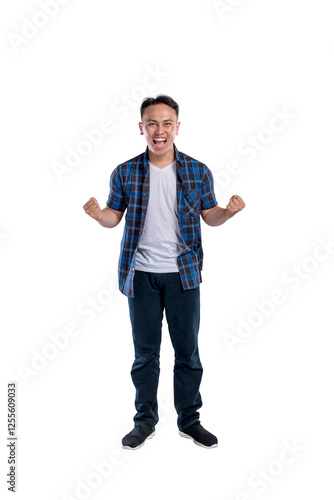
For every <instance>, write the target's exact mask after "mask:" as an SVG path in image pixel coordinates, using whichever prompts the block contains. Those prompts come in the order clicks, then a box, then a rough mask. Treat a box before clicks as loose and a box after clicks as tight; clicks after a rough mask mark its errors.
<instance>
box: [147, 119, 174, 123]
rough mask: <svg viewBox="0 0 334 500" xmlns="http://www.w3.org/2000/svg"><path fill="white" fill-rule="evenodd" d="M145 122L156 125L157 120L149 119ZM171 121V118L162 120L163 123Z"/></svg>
mask: <svg viewBox="0 0 334 500" xmlns="http://www.w3.org/2000/svg"><path fill="white" fill-rule="evenodd" d="M147 121H148V122H154V123H158V121H157V120H151V119H148V120H147ZM172 121H173V119H172V118H169V119H168V120H163V122H172Z"/></svg>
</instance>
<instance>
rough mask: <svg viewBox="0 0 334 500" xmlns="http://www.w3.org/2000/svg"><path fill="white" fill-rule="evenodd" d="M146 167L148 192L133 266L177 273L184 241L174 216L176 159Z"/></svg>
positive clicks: (175, 205) (140, 268) (148, 270)
mask: <svg viewBox="0 0 334 500" xmlns="http://www.w3.org/2000/svg"><path fill="white" fill-rule="evenodd" d="M149 166H150V194H149V201H148V208H147V213H146V219H145V225H144V229H143V232H142V235H141V238H140V240H139V245H138V248H137V253H136V264H135V269H138V270H139V271H147V272H156V273H171V272H178V270H179V268H178V265H177V257H178V256H179V255H180V254H181V253H182V252H183V250H184V248H185V243H184V241H183V239H182V236H181V233H180V228H179V222H178V218H177V191H176V162H175V161H174V162H173V163H171V164H170V165H168V166H167V167H164V168H158V167H156V166H155V165H153V164H152V163H150V162H149Z"/></svg>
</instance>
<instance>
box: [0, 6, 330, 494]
mask: <svg viewBox="0 0 334 500" xmlns="http://www.w3.org/2000/svg"><path fill="white" fill-rule="evenodd" d="M42 3H43V2H42V0H41V1H40V2H38V1H33V0H29V1H23V0H21V1H16V2H9V1H7V2H2V4H1V12H0V17H1V35H2V37H1V40H2V42H1V61H2V63H1V67H2V77H1V87H2V88H1V139H2V147H1V157H2V158H1V184H0V186H1V187H0V190H1V194H0V204H1V212H0V259H1V271H0V272H1V297H0V303H1V342H2V344H1V345H2V347H1V393H0V396H1V397H0V399H1V443H0V448H1V453H0V456H1V477H0V482H1V495H2V496H3V492H4V493H7V485H6V474H7V472H8V464H7V448H6V444H7V412H6V406H7V405H6V394H7V383H8V382H9V381H12V380H14V381H16V384H17V436H18V440H17V495H16V498H18V499H24V500H25V499H27V498H34V499H35V500H42V499H43V500H45V499H48V500H53V499H62V500H65V499H67V500H68V499H72V500H73V499H74V498H94V499H96V500H98V499H106V498H118V499H123V498H136V499H140V500H141V499H145V500H146V499H150V498H159V499H170V498H175V499H179V498H191V499H193V500H198V499H202V498H204V495H205V496H206V498H210V499H212V500H249V499H252V500H253V499H255V498H258V497H262V498H265V499H270V500H276V499H282V498H288V499H290V498H303V499H314V498H329V497H330V496H331V495H333V482H332V471H333V453H332V450H333V445H334V443H333V424H332V422H333V417H334V415H333V406H332V395H333V388H332V380H333V375H334V374H333V364H332V359H333V354H332V352H333V351H332V346H333V342H332V336H333V314H332V309H331V307H332V295H333V294H332V292H333V286H332V283H333V270H334V253H333V248H332V247H333V240H334V232H333V201H332V190H333V187H332V186H333V175H332V168H333V164H332V159H333V155H332V151H333V146H332V137H333V111H334V110H333V88H334V81H333V80H334V79H333V65H332V61H333V29H332V9H331V7H332V5H331V2H330V1H329V0H327V1H326V0H320V1H318V2H314V1H309V0H307V1H305V0H304V1H297V0H294V1H292V0H280V1H274V0H244V1H232V0H229V1H228V0H226V1H225V2H223V1H222V2H221V6H220V8H218V7H217V6H216V7H215V5H214V2H213V0H201V1H200V0H191V1H190V0H189V1H180V0H169V1H168V2H156V1H153V0H142V1H141V2H138V1H135V0H128V1H126V2H110V1H106V0H95V1H94V2H89V1H87V0H81V1H79V0H70V1H69V2H67V3H66V2H65V1H63V5H61V6H60V5H59V4H57V5H58V6H59V9H58V12H55V10H54V9H53V10H54V13H53V15H52V16H51V14H49V15H47V14H44V15H43V14H42V15H41V14H40V13H41V12H45V9H44V10H43V9H42V7H41V5H42ZM46 3H47V2H46V1H45V2H44V4H46ZM51 3H52V2H51ZM224 5H225V10H226V12H225V13H224V10H223V7H224ZM50 8H51V7H49V9H50ZM49 12H50V11H49ZM33 21H34V22H35V24H37V25H39V26H40V25H41V24H44V26H43V27H42V26H40V27H37V28H36V27H35V28H34V27H33V26H34V25H31V23H32V22H33ZM29 23H30V24H29ZM29 26H30V27H29ZM23 34H25V38H23ZM19 37H22V38H19ZM150 71H151V73H152V71H155V72H156V73H157V72H158V73H159V74H160V76H159V77H156V79H154V78H153V77H152V76H151V77H148V76H147V75H148V74H150ZM148 83H149V85H150V87H151V88H150V89H148V88H147V87H145V84H146V85H147V84H148ZM158 93H167V94H170V95H171V96H172V97H173V98H174V99H175V100H176V101H177V102H178V103H179V105H180V121H181V127H180V133H179V136H178V137H177V140H176V142H175V143H176V146H177V147H178V149H179V150H180V151H182V152H184V153H186V154H188V155H190V156H192V157H194V158H197V159H198V160H200V161H203V162H204V163H206V164H207V165H208V166H209V168H210V169H211V170H212V173H213V175H214V178H215V191H216V197H217V200H218V203H219V205H220V206H222V207H225V206H226V204H227V203H228V200H229V198H230V197H231V196H232V195H233V194H238V195H240V196H241V197H242V198H243V199H244V201H245V203H246V207H245V209H244V210H243V211H242V212H240V213H239V214H237V215H236V216H235V217H234V218H233V219H232V220H230V221H228V222H227V223H226V224H224V225H222V226H219V227H209V226H206V225H205V224H204V223H203V222H202V238H203V247H204V267H203V273H202V277H203V283H202V284H201V285H200V286H201V329H200V341H199V342H200V354H201V360H202V364H203V367H204V375H203V381H202V385H201V394H202V399H203V407H202V409H201V410H200V414H201V422H202V424H203V426H204V427H205V428H207V429H208V430H210V431H211V432H213V433H214V434H216V435H217V436H218V439H219V446H218V447H217V448H215V449H213V450H206V449H203V448H200V447H198V446H196V445H195V444H193V443H192V441H190V440H186V439H182V438H181V437H179V435H178V431H177V426H176V412H175V410H174V408H173V373H172V371H173V350H172V347H171V343H170V339H169V334H168V329H167V327H166V324H165V321H164V329H163V341H162V348H161V376H160V386H159V403H160V422H159V424H158V425H157V427H156V436H155V437H154V439H152V440H149V441H148V442H147V443H146V444H145V446H144V447H142V448H141V449H140V450H138V451H127V450H123V449H122V448H121V438H122V437H123V436H124V435H125V434H126V433H127V432H129V431H130V430H131V429H132V427H133V420H132V418H133V415H134V413H135V408H134V387H133V385H132V381H131V379H130V369H131V365H132V361H133V346H132V338H131V329H130V320H129V317H128V304H127V298H126V297H125V296H124V295H122V294H121V292H119V291H118V287H117V266H118V256H119V250H120V241H121V237H122V233H123V227H124V222H125V220H124V219H123V220H122V222H121V224H120V225H119V226H118V227H116V228H114V229H110V230H108V229H104V228H102V227H101V226H99V225H98V224H97V223H96V222H95V221H93V220H92V219H91V218H89V217H88V216H87V215H86V214H85V213H84V210H83V208H82V207H83V204H84V203H85V202H86V201H87V200H88V199H89V198H90V197H91V196H95V197H96V198H97V199H98V200H99V201H100V203H101V205H102V206H104V205H105V202H106V200H107V197H108V192H109V177H110V174H111V172H112V170H113V169H114V168H115V167H116V166H117V165H118V164H119V163H121V162H124V161H126V160H127V159H129V158H132V157H133V156H136V155H138V154H140V153H142V152H143V151H144V150H145V147H146V143H145V140H144V138H143V137H142V136H140V135H139V129H138V125H137V124H138V121H139V106H140V103H141V100H142V98H143V97H144V96H151V95H153V96H154V95H156V94H158ZM122 101H123V104H122V106H123V107H122V110H123V111H122V112H121V111H120V109H119V106H120V103H121V102H122ZM125 101H127V104H124V103H125ZM117 109H118V111H117ZM275 110H276V111H275ZM277 111H278V112H280V113H283V114H284V113H285V114H286V115H287V116H288V117H289V118H286V119H285V121H286V123H283V122H280V125H281V127H280V129H281V130H280V131H275V132H270V129H269V130H268V127H270V124H273V123H276V125H278V122H277V121H276V122H274V121H273V117H274V116H275V112H276V113H277ZM104 119H109V120H111V121H112V122H113V124H114V128H113V131H112V132H110V133H104V135H103V140H102V141H101V143H100V144H97V145H94V146H91V150H90V152H89V154H87V155H86V156H82V157H81V158H80V159H79V160H80V161H79V160H78V165H77V166H76V167H73V168H69V167H68V168H67V171H66V172H65V173H63V174H62V175H60V176H59V172H58V175H57V174H56V169H55V162H58V163H62V164H63V165H65V158H66V155H67V153H68V151H69V148H74V149H75V148H76V147H77V146H78V144H79V143H80V141H82V140H84V139H85V136H84V132H83V130H87V131H91V130H93V129H95V128H97V127H98V126H99V124H100V122H101V121H102V120H104ZM265 129H267V130H265ZM252 137H253V138H254V137H257V140H258V144H260V147H261V150H260V149H258V150H257V149H254V148H253V155H252V159H251V158H250V156H251V155H250V153H248V154H245V144H246V143H248V141H249V140H252V139H251V138H252ZM242 148H244V149H242ZM232 161H234V162H236V164H237V165H238V173H235V175H232V176H231V175H229V176H227V174H226V173H227V169H228V165H229V162H232ZM319 241H328V242H329V243H328V244H327V245H328V246H327V250H326V249H325V247H323V248H322V250H321V251H320V252H318V250H319V249H320V247H319ZM331 242H332V243H331ZM294 266H295V267H294ZM297 266H299V267H297ZM298 269H299V270H298ZM296 272H298V273H300V274H299V277H297V275H296V274H294V273H296ZM293 277H294V278H293ZM275 289H276V292H274V290H275ZM275 293H276V296H278V294H279V293H280V297H281V303H279V304H278V303H276V304H274V303H273V302H272V299H273V294H275ZM92 298H93V299H94V300H96V302H95V304H96V305H97V307H98V309H99V310H98V311H94V309H93V306H92V305H89V303H92V302H89V301H91V300H92ZM256 301H258V303H260V302H261V303H262V304H264V303H266V309H265V311H267V314H265V313H264V312H262V313H261V312H259V308H258V307H257V306H256ZM268 301H271V305H270V303H269V302H268ZM87 310H90V312H87ZM80 311H81V313H80ZM84 312H85V314H84V315H83V313H84ZM242 321H243V322H244V323H243V325H244V329H243V330H240V325H241V323H242ZM71 323H72V326H73V324H74V329H76V333H77V335H75V336H73V335H72V336H71V337H69V336H68V335H67V334H66V337H65V334H64V332H65V329H67V330H68V329H69V328H70V326H69V324H71ZM245 324H248V327H246V326H245ZM246 328H247V332H246V334H244V335H243V337H242V336H240V333H241V334H242V332H245V331H246ZM58 333H63V335H58V338H60V337H61V338H62V339H63V342H65V340H64V339H65V338H67V342H68V343H67V345H66V346H63V347H62V348H56V347H55V343H54V342H53V341H52V339H51V336H52V334H53V335H56V334H58ZM227 334H229V336H228V335H227ZM54 338H55V337H54ZM227 339H230V340H229V341H228V340H227ZM231 339H234V340H233V341H231ZM50 345H51V347H50ZM52 345H53V348H52ZM51 350H52V351H51ZM43 353H44V355H43ZM52 353H53V359H51V358H50V355H52ZM42 356H43V359H44V361H43V360H42ZM47 358H48V359H47ZM33 367H35V368H33ZM36 368H38V369H36ZM286 443H290V445H291V446H294V447H295V452H294V455H293V454H291V452H288V451H286V452H285V451H284V449H285V448H286V447H287V444H286ZM113 457H114V467H113V470H111V469H110V470H109V473H108V475H107V477H104V478H102V476H101V475H98V474H97V472H96V468H95V466H94V463H95V464H101V463H102V462H106V461H109V464H111V460H112V459H113ZM284 457H285V459H284ZM287 462H289V463H287ZM104 465H105V469H104V470H105V471H107V469H106V464H104ZM110 467H111V465H110ZM261 468H262V472H261ZM263 470H264V471H265V474H266V479H260V475H261V474H263ZM106 474H107V472H106ZM94 480H95V483H94ZM249 481H251V482H249ZM252 481H253V482H252ZM79 484H80V485H81V487H80V488H79V486H78V485H79ZM89 484H90V486H89ZM83 485H86V487H84V486H83ZM87 485H88V486H87ZM261 485H262V486H261ZM7 494H8V495H9V493H7ZM8 498H12V497H9V496H8Z"/></svg>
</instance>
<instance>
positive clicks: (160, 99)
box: [140, 94, 179, 118]
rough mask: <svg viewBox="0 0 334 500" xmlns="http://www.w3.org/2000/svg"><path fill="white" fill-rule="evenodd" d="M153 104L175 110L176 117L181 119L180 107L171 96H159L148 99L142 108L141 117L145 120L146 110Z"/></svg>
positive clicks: (144, 101)
mask: <svg viewBox="0 0 334 500" xmlns="http://www.w3.org/2000/svg"><path fill="white" fill-rule="evenodd" d="M152 104H167V106H170V107H171V108H173V109H174V111H175V112H176V117H177V118H178V117H179V105H178V104H177V102H175V101H174V99H172V98H171V97H170V96H169V95H165V94H158V95H157V97H146V98H145V99H144V100H143V102H142V104H141V106H140V116H141V118H143V114H144V111H145V109H146V108H147V107H148V106H151V105H152Z"/></svg>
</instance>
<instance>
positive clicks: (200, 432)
mask: <svg viewBox="0 0 334 500" xmlns="http://www.w3.org/2000/svg"><path fill="white" fill-rule="evenodd" d="M179 434H180V436H182V437H185V438H188V439H192V440H193V441H194V443H196V444H198V445H199V446H202V447H203V448H216V446H218V439H217V438H216V436H214V435H213V434H211V432H209V431H207V430H206V429H204V427H202V426H201V424H200V422H195V423H194V424H192V425H189V427H186V428H185V429H183V431H179Z"/></svg>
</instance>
